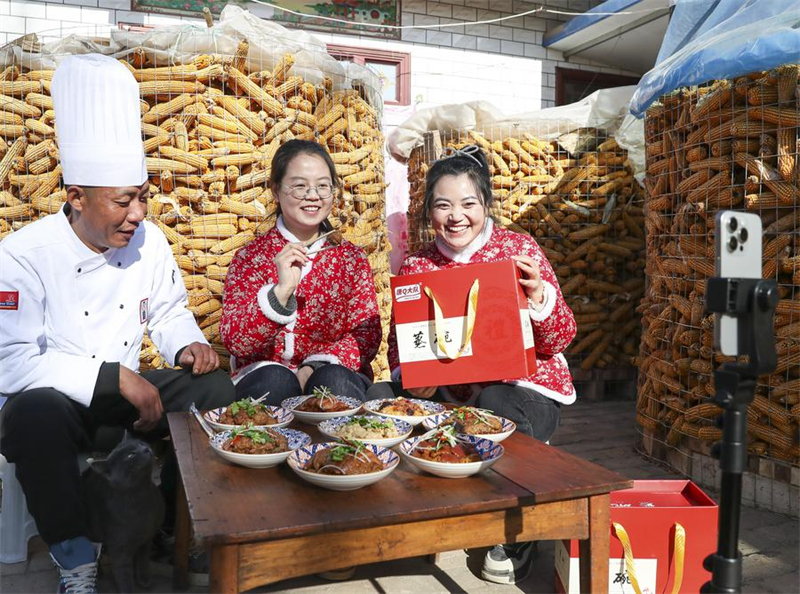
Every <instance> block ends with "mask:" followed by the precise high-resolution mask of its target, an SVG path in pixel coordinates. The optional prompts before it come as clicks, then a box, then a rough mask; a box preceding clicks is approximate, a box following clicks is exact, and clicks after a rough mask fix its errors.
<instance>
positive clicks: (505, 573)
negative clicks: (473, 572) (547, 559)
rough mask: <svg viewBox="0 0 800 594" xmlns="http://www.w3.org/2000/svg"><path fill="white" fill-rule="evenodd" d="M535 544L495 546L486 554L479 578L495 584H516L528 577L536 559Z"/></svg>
mask: <svg viewBox="0 0 800 594" xmlns="http://www.w3.org/2000/svg"><path fill="white" fill-rule="evenodd" d="M536 552H537V546H536V543H535V542H523V543H520V544H508V545H496V546H495V547H493V548H492V549H490V550H489V552H488V553H486V558H485V559H484V560H483V570H481V577H482V578H483V579H484V580H486V581H487V582H494V583H495V584H516V583H518V582H521V581H523V580H524V579H525V578H527V577H528V574H529V573H530V572H531V567H532V566H533V559H534V558H535V557H536Z"/></svg>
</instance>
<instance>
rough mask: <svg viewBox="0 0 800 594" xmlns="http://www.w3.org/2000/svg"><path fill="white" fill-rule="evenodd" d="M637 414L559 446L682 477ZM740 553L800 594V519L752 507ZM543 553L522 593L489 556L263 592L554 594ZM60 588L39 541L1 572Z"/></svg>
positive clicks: (766, 578) (595, 423) (468, 554)
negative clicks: (639, 432)
mask: <svg viewBox="0 0 800 594" xmlns="http://www.w3.org/2000/svg"><path fill="white" fill-rule="evenodd" d="M634 408H635V407H634V403H633V402H632V401H630V400H625V401H611V402H592V401H579V402H578V403H576V404H575V405H573V406H569V407H565V408H564V409H563V410H564V413H563V419H562V423H561V427H560V428H559V430H558V431H557V432H556V435H555V437H554V439H553V440H552V443H553V445H555V446H558V447H561V448H563V449H564V450H565V451H567V452H570V453H572V454H575V455H577V456H581V457H582V458H585V459H587V460H591V461H592V462H595V463H597V464H600V465H602V466H605V467H607V468H610V469H612V470H615V471H617V472H619V473H621V474H623V475H625V476H627V477H629V478H632V479H657V478H680V477H679V476H677V475H675V474H673V473H672V472H670V471H669V470H668V469H667V468H664V467H662V466H659V465H656V464H653V463H652V462H649V461H647V460H644V459H643V458H642V457H640V456H639V455H638V454H637V453H636V452H634V450H633V443H634V440H635V436H636V430H635V419H634V417H635V412H634ZM711 495H712V496H714V495H715V494H714V493H711ZM739 548H740V550H741V552H742V554H743V556H744V583H743V591H744V592H747V593H753V594H755V593H775V594H788V593H792V594H796V593H797V592H800V525H799V524H798V521H797V520H795V519H792V518H789V517H787V516H783V515H780V514H775V513H770V512H767V511H763V510H758V509H754V508H749V507H745V508H743V509H742V516H741V530H740V543H739ZM539 550H540V553H539V557H538V558H537V559H536V561H535V564H534V567H533V571H532V572H531V575H530V577H529V578H528V579H527V580H525V581H524V582H522V583H520V584H517V585H516V586H499V585H494V584H488V583H486V582H484V581H482V580H481V579H480V569H481V565H482V563H483V556H484V554H485V551H486V549H481V550H470V551H452V552H449V553H445V554H443V555H441V557H440V559H439V561H438V563H436V564H431V563H428V562H427V560H426V559H422V558H413V559H405V560H401V561H391V562H386V563H379V564H375V565H369V566H363V567H359V568H358V570H357V572H356V574H355V576H354V577H353V578H352V579H351V580H349V581H347V582H338V583H332V582H325V581H323V580H321V579H319V578H317V577H314V576H311V577H305V578H298V579H294V580H289V581H286V582H282V583H279V584H275V585H273V586H271V587H268V588H263V589H258V590H256V591H257V592H269V593H273V592H292V593H293V594H403V593H415V594H416V593H422V592H424V593H431V594H434V593H443V592H468V593H470V594H484V593H485V594H489V593H500V592H502V593H504V594H511V593H514V592H525V593H550V592H553V591H554V589H553V578H554V569H553V563H554V558H553V551H554V547H553V543H552V542H543V543H540V546H539ZM57 585H58V582H57V576H56V572H55V570H54V569H53V566H52V564H51V563H50V560H49V557H48V555H47V552H46V548H45V547H44V544H43V543H42V542H41V540H39V539H38V538H36V539H34V540H32V541H31V543H30V556H29V560H28V562H27V563H18V564H15V565H0V591H1V592H4V593H6V594H11V593H16V592H55V591H56V588H57ZM100 589H101V591H102V592H113V591H114V587H113V583H112V581H111V577H110V575H109V573H108V572H105V574H103V575H102V576H101V579H100ZM172 591H173V590H172V588H171V580H170V579H169V578H168V577H157V578H156V579H155V580H154V584H153V587H152V588H151V590H150V592H159V593H161V592H172ZM189 592H197V593H200V592H207V588H202V587H193V588H191V589H190V590H189Z"/></svg>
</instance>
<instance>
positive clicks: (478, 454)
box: [400, 425, 504, 478]
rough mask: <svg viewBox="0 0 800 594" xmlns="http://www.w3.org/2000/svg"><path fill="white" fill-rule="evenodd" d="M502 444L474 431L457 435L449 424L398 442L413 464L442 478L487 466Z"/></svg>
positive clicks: (476, 471) (491, 463)
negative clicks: (476, 435)
mask: <svg viewBox="0 0 800 594" xmlns="http://www.w3.org/2000/svg"><path fill="white" fill-rule="evenodd" d="M503 452H504V449H503V446H501V445H500V444H497V443H494V442H492V441H489V440H488V439H481V438H480V437H475V436H474V435H459V434H457V433H456V432H455V429H454V428H453V426H452V425H445V426H444V427H437V428H436V429H433V430H431V431H428V432H427V433H425V434H423V435H420V436H419V437H412V438H411V439H407V440H405V441H404V442H403V443H401V444H400V455H401V456H403V458H405V459H406V460H408V462H410V463H411V464H413V465H414V466H416V467H417V468H419V469H421V470H424V471H425V472H429V473H431V474H435V475H436V476H441V477H444V478H465V477H468V476H472V475H473V474H477V473H479V472H482V471H484V470H486V469H487V468H490V467H491V466H492V465H493V464H494V463H495V462H497V461H498V460H499V459H500V458H501V457H502V456H503Z"/></svg>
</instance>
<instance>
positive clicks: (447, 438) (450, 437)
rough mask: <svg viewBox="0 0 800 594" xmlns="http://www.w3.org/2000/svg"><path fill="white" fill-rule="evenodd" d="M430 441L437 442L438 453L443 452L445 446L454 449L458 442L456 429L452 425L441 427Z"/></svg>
mask: <svg viewBox="0 0 800 594" xmlns="http://www.w3.org/2000/svg"><path fill="white" fill-rule="evenodd" d="M430 439H434V440H436V448H435V450H436V451H437V452H438V451H439V450H441V449H442V448H443V447H444V446H445V445H449V446H450V447H454V446H455V445H456V443H458V440H457V439H456V434H455V427H453V426H452V425H445V426H444V427H439V429H437V430H436V433H434V434H433V435H432V436H431V437H430Z"/></svg>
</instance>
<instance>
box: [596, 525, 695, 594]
mask: <svg viewBox="0 0 800 594" xmlns="http://www.w3.org/2000/svg"><path fill="white" fill-rule="evenodd" d="M611 525H612V526H614V532H616V534H617V538H618V539H619V541H620V542H621V543H622V550H623V551H624V552H625V571H627V572H628V577H630V578H631V587H633V591H634V592H636V594H642V591H641V589H640V588H639V579H638V578H637V577H636V567H635V564H634V560H633V549H632V548H631V539H630V537H629V536H628V533H627V532H626V531H625V528H623V527H622V524H618V523H617V522H611ZM674 547H675V581H674V582H673V584H672V594H678V592H680V589H681V584H682V583H683V561H684V557H685V554H686V530H684V528H683V526H681V525H680V524H679V523H678V522H675V545H674Z"/></svg>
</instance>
